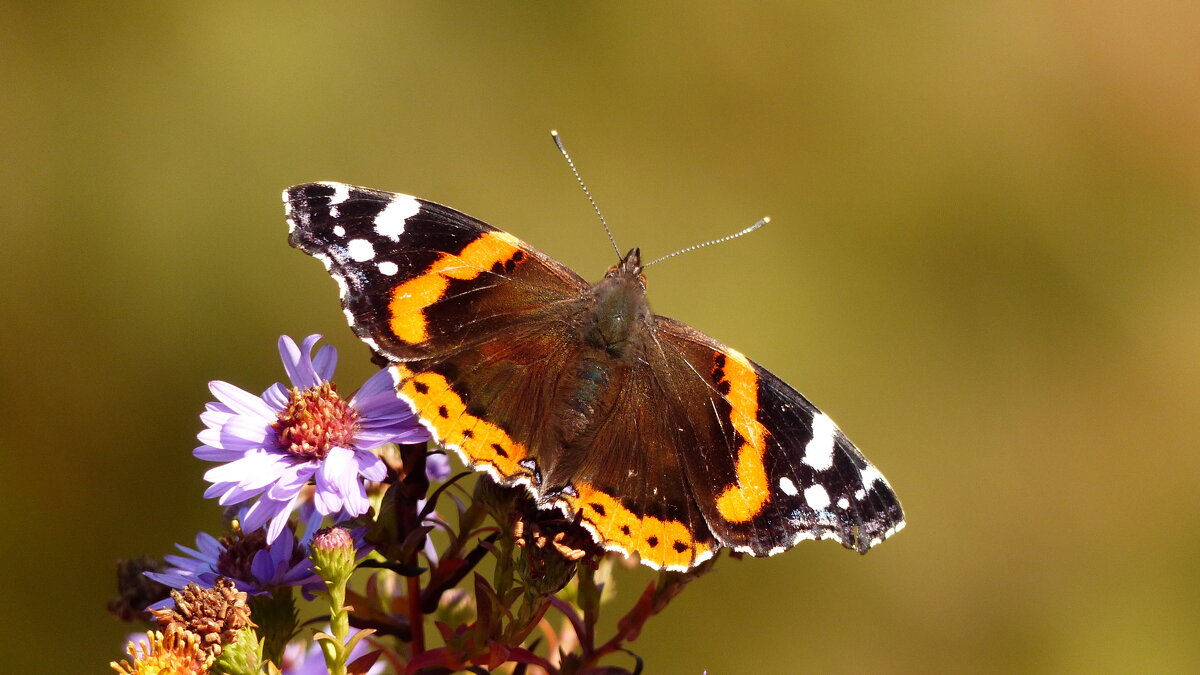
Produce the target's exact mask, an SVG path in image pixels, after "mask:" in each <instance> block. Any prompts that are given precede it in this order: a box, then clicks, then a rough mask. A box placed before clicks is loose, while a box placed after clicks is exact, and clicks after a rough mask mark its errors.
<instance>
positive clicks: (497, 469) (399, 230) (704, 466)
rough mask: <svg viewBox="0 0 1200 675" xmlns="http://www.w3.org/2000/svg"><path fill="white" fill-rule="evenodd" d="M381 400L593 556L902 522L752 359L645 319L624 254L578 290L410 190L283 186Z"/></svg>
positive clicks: (668, 554)
mask: <svg viewBox="0 0 1200 675" xmlns="http://www.w3.org/2000/svg"><path fill="white" fill-rule="evenodd" d="M283 200H284V204H285V208H286V212H287V221H288V227H289V229H290V235H289V241H290V243H291V245H292V246H294V247H296V248H298V249H300V250H302V251H304V252H305V253H308V254H309V255H311V256H313V257H315V258H317V259H318V260H320V261H321V262H322V263H323V264H324V265H325V268H326V270H327V271H328V272H329V274H330V275H331V276H332V277H333V279H334V280H335V281H336V282H337V284H338V286H339V289H340V296H341V302H342V307H343V310H344V313H345V315H346V320H347V322H348V323H349V324H350V327H351V328H352V329H353V330H354V332H355V334H356V335H358V337H359V338H360V339H361V340H362V341H363V342H365V343H366V344H367V345H368V346H369V347H370V348H371V349H372V350H373V351H374V352H375V353H376V355H377V356H381V357H383V358H384V359H385V360H386V361H387V363H388V364H389V365H388V366H387V367H388V368H390V370H391V373H392V376H393V379H394V381H395V385H396V392H397V395H398V396H400V397H401V398H402V399H403V400H404V401H406V402H407V403H408V404H409V405H410V406H411V408H412V409H413V411H414V412H415V413H416V414H417V415H418V416H419V418H420V420H421V422H422V423H423V424H424V425H425V426H426V427H427V428H428V429H429V431H430V433H431V434H432V435H433V437H434V439H435V440H436V441H437V442H439V443H440V444H441V445H443V446H444V447H446V448H448V449H452V450H454V451H455V452H456V453H457V454H458V455H460V456H461V457H462V459H463V461H464V462H465V463H466V464H467V465H468V466H470V467H471V468H473V469H475V470H478V471H484V472H487V473H488V474H489V475H490V476H491V477H492V478H493V479H494V480H496V481H497V482H499V483H501V484H504V485H509V486H513V485H523V486H525V488H526V489H527V490H528V491H529V493H530V494H531V495H532V496H533V497H534V499H535V500H536V501H537V503H538V504H539V506H541V507H543V508H555V507H557V508H558V509H560V510H561V511H562V512H563V513H564V514H566V516H567V517H570V518H575V517H577V516H578V517H579V518H580V524H581V525H582V526H583V527H585V528H586V529H587V530H588V531H589V532H590V533H591V534H592V535H593V537H594V538H595V539H596V541H597V542H598V543H599V544H601V545H602V546H603V547H604V548H606V549H608V550H612V551H619V552H621V553H623V554H625V555H627V556H630V555H634V554H636V555H637V556H638V557H639V559H640V561H641V562H642V563H643V564H645V565H648V566H649V567H652V568H655V569H667V570H678V571H682V570H687V569H690V568H692V567H694V566H696V565H698V564H700V563H701V562H703V561H704V560H707V559H708V558H710V557H712V556H713V554H714V553H716V552H717V551H718V550H719V549H720V548H721V547H730V548H732V549H734V550H736V551H740V552H745V553H749V554H751V555H755V556H769V555H774V554H776V553H779V552H782V551H784V550H787V549H789V548H791V547H792V546H794V545H796V544H797V543H799V542H801V541H803V540H806V539H834V540H836V541H838V542H840V543H841V544H842V545H843V546H845V547H846V548H849V549H852V550H856V551H859V552H861V553H865V552H866V551H867V550H868V549H870V548H871V547H873V546H875V545H876V544H878V543H880V542H881V541H883V540H884V539H887V538H888V537H889V536H891V535H892V534H894V533H895V532H897V531H899V530H900V529H901V528H902V527H903V526H904V513H903V510H902V509H901V506H900V502H899V500H898V499H897V498H896V494H895V493H894V492H893V491H892V489H891V487H890V486H889V484H888V482H887V481H886V480H885V479H884V477H883V475H882V474H881V473H880V472H879V471H878V470H877V469H876V468H875V467H874V466H873V465H872V464H870V463H869V462H868V461H867V460H866V459H865V458H864V457H863V455H862V453H860V452H859V451H858V449H857V448H856V447H855V446H854V445H853V444H852V443H851V442H850V441H849V440H848V439H847V438H846V436H845V435H844V434H843V433H842V432H841V430H839V429H838V427H837V425H835V424H834V423H833V421H832V420H830V419H829V417H828V416H827V415H825V414H824V413H822V412H821V411H819V410H817V408H816V407H815V406H813V405H812V404H811V403H809V401H808V399H806V398H805V397H804V396H802V395H801V394H800V393H799V392H797V391H796V390H795V389H793V388H792V387H790V386H788V385H787V384H786V383H784V382H783V381H782V380H780V379H779V378H778V377H776V376H775V375H773V374H772V373H771V372H770V371H768V370H766V369H765V368H763V367H762V366H759V365H758V364H756V363H754V362H753V361H751V360H750V359H748V358H746V357H745V356H744V355H742V353H741V352H738V351H737V350H735V349H732V348H730V347H728V346H726V345H724V344H722V343H720V342H718V341H716V340H714V339H713V338H711V337H709V336H707V335H705V334H703V333H701V332H700V331H697V330H696V329H694V328H692V327H690V326H688V325H686V324H684V323H681V322H679V321H675V320H673V319H668V318H666V317H663V316H659V315H656V314H654V313H653V312H652V311H651V310H650V305H649V303H648V302H647V299H646V278H645V275H644V274H643V264H642V260H641V254H640V251H639V250H638V249H636V248H635V249H633V250H631V251H630V252H629V253H628V254H626V255H625V256H623V257H621V260H620V262H619V263H618V264H616V265H614V266H613V267H611V268H610V269H609V270H608V271H607V272H606V273H605V275H604V277H603V278H602V279H601V280H600V281H598V282H597V283H595V284H592V283H589V282H587V281H586V280H584V279H583V277H581V276H579V275H578V274H576V273H575V272H573V271H571V270H570V269H568V268H567V267H566V266H565V265H563V264H562V263H559V262H558V261H556V260H554V259H553V258H550V257H549V256H547V255H546V254H544V253H542V252H540V251H538V250H537V249H535V248H533V247H532V246H530V245H528V244H526V243H524V242H522V241H520V240H519V239H517V238H516V237H514V236H513V235H511V234H509V233H507V232H504V231H502V230H499V229H496V228H494V227H492V226H490V225H488V224H486V223H484V222H482V221H480V220H476V219H475V218H472V217H471V216H468V215H465V214H462V213H460V212H458V211H455V210H454V209H451V208H448V207H446V206H442V205H440V204H436V203H433V202H430V201H426V200H423V199H417V198H415V197H410V196H408V195H402V194H394V193H390V192H382V191H379V190H372V189H368V188H362V187H356V186H353V185H346V184H342V183H328V182H325V183H306V184H303V185H296V186H294V187H290V188H288V189H287V190H285V191H284V193H283Z"/></svg>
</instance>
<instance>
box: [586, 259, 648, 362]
mask: <svg viewBox="0 0 1200 675" xmlns="http://www.w3.org/2000/svg"><path fill="white" fill-rule="evenodd" d="M589 294H590V295H591V303H590V305H591V307H590V310H591V311H590V315H589V316H588V317H587V320H586V322H585V324H584V326H585V335H584V340H585V341H586V343H587V344H588V345H589V346H591V347H595V348H596V349H601V350H604V352H605V353H606V354H607V355H608V356H610V357H613V358H616V359H622V360H624V359H629V358H631V357H632V358H636V354H633V353H632V352H633V351H636V350H634V349H632V347H634V346H636V345H639V344H641V340H640V338H641V337H642V333H643V331H645V330H647V329H648V328H649V327H650V326H651V325H652V323H651V322H652V319H653V317H654V314H653V312H651V311H650V303H649V302H647V301H646V279H645V277H643V276H642V262H641V251H640V250H639V249H636V248H635V249H633V250H631V251H630V252H629V254H628V255H626V256H625V257H624V258H622V259H621V262H620V263H618V264H617V265H614V266H612V267H611V268H609V270H608V273H607V274H605V275H604V278H603V279H601V280H600V281H599V282H598V283H597V284H596V285H595V286H592V288H591V290H590V291H589Z"/></svg>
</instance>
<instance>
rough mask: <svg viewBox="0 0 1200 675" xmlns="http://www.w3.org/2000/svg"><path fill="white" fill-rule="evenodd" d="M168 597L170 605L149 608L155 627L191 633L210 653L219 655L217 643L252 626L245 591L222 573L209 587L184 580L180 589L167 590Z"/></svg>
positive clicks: (225, 642)
mask: <svg viewBox="0 0 1200 675" xmlns="http://www.w3.org/2000/svg"><path fill="white" fill-rule="evenodd" d="M171 598H172V599H174V600H175V608H174V609H169V608H164V609H155V610H151V611H150V613H151V614H152V615H153V616H154V619H155V620H156V621H158V626H159V629H160V630H162V632H163V633H164V634H166V635H171V634H173V633H184V634H191V635H195V636H196V637H197V638H198V639H199V642H200V647H201V648H202V649H203V650H204V651H206V652H208V653H209V654H211V655H212V656H219V655H220V654H221V646H222V645H225V644H229V643H231V642H233V641H234V639H235V638H236V637H237V635H236V634H237V632H238V631H239V630H241V629H243V628H246V627H248V626H249V627H253V626H254V622H253V621H251V620H250V608H249V607H248V606H247V605H246V594H245V593H243V592H242V591H239V590H238V589H237V586H235V585H234V584H233V582H232V581H230V580H229V579H226V578H224V577H221V578H219V579H217V581H216V583H215V584H214V585H213V587H212V588H201V587H199V586H197V585H195V584H188V586H187V587H185V588H184V589H183V590H182V591H171Z"/></svg>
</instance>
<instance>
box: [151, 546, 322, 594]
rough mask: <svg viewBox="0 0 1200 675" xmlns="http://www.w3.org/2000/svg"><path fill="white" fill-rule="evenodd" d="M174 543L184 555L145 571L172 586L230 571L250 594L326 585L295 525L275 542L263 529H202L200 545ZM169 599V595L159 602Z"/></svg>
mask: <svg viewBox="0 0 1200 675" xmlns="http://www.w3.org/2000/svg"><path fill="white" fill-rule="evenodd" d="M175 547H176V548H178V549H179V550H180V551H181V552H183V553H184V555H167V556H164V559H165V560H166V562H167V564H168V565H170V567H169V568H168V569H167V570H165V571H163V572H146V576H148V577H150V578H151V579H153V580H155V581H157V582H159V583H160V584H166V585H167V586H170V587H171V588H183V587H184V586H187V585H188V584H196V585H198V586H200V587H202V588H212V587H213V584H215V583H216V581H217V578H218V577H227V578H228V579H230V580H231V581H233V583H234V584H235V585H236V586H237V587H238V590H239V591H244V592H245V593H246V594H247V595H264V594H266V593H269V592H271V590H272V589H275V588H280V587H285V586H300V587H301V588H303V589H304V591H305V592H306V593H307V594H311V593H314V592H316V591H319V590H321V589H323V588H324V587H325V583H324V581H322V580H321V578H320V577H319V576H317V574H316V572H314V571H313V566H312V561H311V560H309V559H308V556H307V555H306V554H305V551H304V549H303V548H302V547H300V546H298V545H297V544H296V536H295V535H294V534H292V532H291V530H290V529H289V530H288V532H287V535H286V536H283V537H278V538H277V539H275V541H274V542H272V543H270V544H268V543H267V540H266V535H265V534H264V533H263V532H262V531H261V530H260V531H258V532H251V533H248V534H230V535H226V536H224V537H221V538H220V539H217V538H216V537H214V536H212V535H211V534H208V533H207V532H201V533H200V534H197V535H196V548H188V547H187V546H184V545H182V544H176V545H175ZM170 603H171V601H170V599H168V600H166V601H164V602H162V603H158V604H156V605H155V607H157V606H159V605H163V604H167V605H169V604H170Z"/></svg>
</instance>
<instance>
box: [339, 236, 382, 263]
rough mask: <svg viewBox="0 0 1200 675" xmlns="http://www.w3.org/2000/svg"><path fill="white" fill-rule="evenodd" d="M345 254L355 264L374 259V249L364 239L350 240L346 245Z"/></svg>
mask: <svg viewBox="0 0 1200 675" xmlns="http://www.w3.org/2000/svg"><path fill="white" fill-rule="evenodd" d="M346 253H347V254H349V255H350V257H351V258H352V259H353V260H354V261H355V262H366V261H368V260H370V259H371V258H374V257H375V247H374V246H372V245H371V242H369V241H367V240H366V239H351V240H350V242H349V243H347V244H346Z"/></svg>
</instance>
